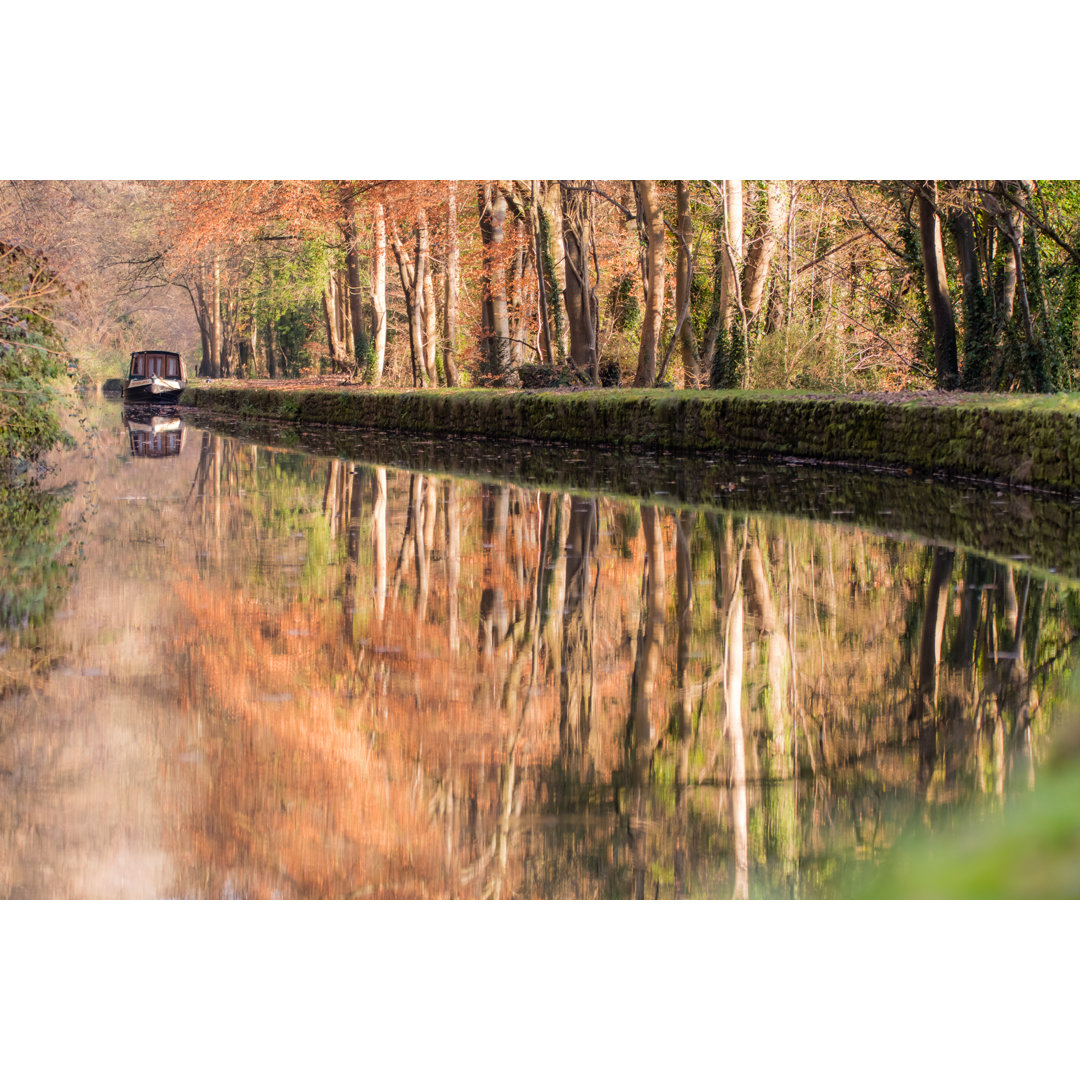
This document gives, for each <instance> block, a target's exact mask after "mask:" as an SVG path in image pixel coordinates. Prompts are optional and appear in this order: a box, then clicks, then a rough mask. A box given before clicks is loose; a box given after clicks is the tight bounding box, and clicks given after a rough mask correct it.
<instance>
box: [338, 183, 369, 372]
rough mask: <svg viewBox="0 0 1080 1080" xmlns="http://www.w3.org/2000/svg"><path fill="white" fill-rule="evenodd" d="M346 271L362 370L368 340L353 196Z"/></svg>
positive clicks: (345, 226)
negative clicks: (365, 329) (365, 328)
mask: <svg viewBox="0 0 1080 1080" xmlns="http://www.w3.org/2000/svg"><path fill="white" fill-rule="evenodd" d="M341 228H342V232H343V233H344V234H345V269H346V271H347V272H348V275H349V314H350V315H351V316H352V330H353V348H354V353H353V356H354V358H355V367H356V368H357V370H359V369H362V368H363V366H364V364H365V363H366V362H367V353H368V340H367V334H366V333H365V331H364V297H363V293H362V292H361V289H360V244H359V238H358V236H357V233H356V207H355V205H354V202H353V197H352V195H351V194H350V195H346V197H345V220H344V221H343V222H342V226H341Z"/></svg>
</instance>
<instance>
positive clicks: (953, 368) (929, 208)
mask: <svg viewBox="0 0 1080 1080" xmlns="http://www.w3.org/2000/svg"><path fill="white" fill-rule="evenodd" d="M936 193H937V192H936V184H935V182H934V181H933V180H922V181H920V183H919V187H918V194H919V234H920V236H921V238H922V250H923V270H924V273H925V275H926V298H927V300H928V301H929V302H930V315H931V318H932V319H933V321H934V365H935V368H936V371H937V385H938V388H939V389H942V390H952V389H954V388H955V387H956V385H957V382H958V381H959V370H958V368H957V363H956V322H955V320H954V319H953V310H952V301H951V300H950V299H949V284H948V280H947V278H946V275H945V252H944V250H943V248H942V245H941V222H940V221H939V220H938V216H937V212H936V211H935V209H934V204H935V203H936V201H937V200H936Z"/></svg>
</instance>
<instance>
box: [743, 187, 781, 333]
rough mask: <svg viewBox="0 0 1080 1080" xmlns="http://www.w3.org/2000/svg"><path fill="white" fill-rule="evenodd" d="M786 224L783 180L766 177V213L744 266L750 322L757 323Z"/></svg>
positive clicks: (752, 241) (744, 296)
mask: <svg viewBox="0 0 1080 1080" xmlns="http://www.w3.org/2000/svg"><path fill="white" fill-rule="evenodd" d="M783 226H784V207H783V201H782V200H781V198H780V183H779V181H777V180H766V181H765V213H764V215H762V218H761V223H760V224H759V225H758V227H757V229H756V231H755V233H754V238H753V239H752V240H751V241H750V248H749V250H748V251H747V253H746V266H745V268H744V269H743V291H742V300H743V307H744V308H745V309H746V320H747V322H753V321H754V319H755V318H756V317H757V315H758V312H760V311H761V303H762V300H763V299H764V296H765V283H766V282H767V281H768V279H769V269H770V268H771V266H772V260H773V255H774V253H775V252H776V244H777V240H778V238H779V236H780V231H781V229H783Z"/></svg>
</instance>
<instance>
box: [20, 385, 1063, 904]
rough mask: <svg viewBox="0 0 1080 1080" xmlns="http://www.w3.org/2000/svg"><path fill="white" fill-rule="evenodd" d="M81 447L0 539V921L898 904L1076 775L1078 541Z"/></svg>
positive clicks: (595, 471) (960, 509)
mask: <svg viewBox="0 0 1080 1080" xmlns="http://www.w3.org/2000/svg"><path fill="white" fill-rule="evenodd" d="M81 430H82V432H83V434H82V436H81V438H80V440H79V442H78V445H77V446H76V447H75V448H74V449H71V450H66V451H64V452H62V453H58V454H56V455H54V456H53V458H52V459H50V469H49V471H48V472H47V473H46V474H45V475H43V476H41V477H39V478H35V479H32V480H29V481H26V482H24V483H23V484H21V485H20V486H17V487H16V488H15V489H13V490H11V491H8V492H7V493H6V494H5V495H4V500H5V501H4V503H3V504H2V507H0V509H2V512H3V514H4V515H5V517H6V521H5V526H4V530H3V541H2V543H3V551H2V552H0V594H2V595H0V601H2V603H0V897H7V898H14V897H108V898H117V897H207V898H241V897H252V898H254V897H284V898H320V897H337V898H368V897H370V898H397V897H430V898H446V897H496V898H511V897H530V898H551V897H561V898H631V897H644V898H654V897H661V898H671V897H688V898H731V897H734V898H740V897H750V898H762V897H776V898H781V897H795V898H804V897H819V898H827V897H851V896H861V895H881V891H880V890H881V885H880V883H881V882H882V881H888V882H891V883H892V884H890V885H888V886H887V888H886V894H887V895H902V894H903V893H904V879H903V877H902V876H900V877H898V876H897V875H896V874H895V872H894V866H895V862H894V860H895V859H896V857H897V852H904V851H907V850H915V851H916V852H917V851H919V850H920V847H919V845H929V844H933V843H934V842H936V841H938V840H941V841H942V842H945V843H947V842H948V840H949V838H950V837H952V836H955V835H962V834H964V830H972V829H976V830H982V833H981V834H980V835H989V836H990V837H991V839H992V838H993V836H994V834H995V831H996V830H998V831H1000V832H1001V833H1002V834H1004V833H1005V832H1006V830H1007V829H1008V828H1009V825H1010V822H1011V821H1014V820H1016V815H1017V814H1022V813H1023V810H1022V808H1023V807H1024V806H1025V805H1026V804H1027V801H1030V800H1031V799H1032V797H1033V792H1036V791H1037V790H1038V789H1039V788H1040V786H1041V785H1042V784H1043V783H1044V778H1045V777H1046V776H1049V777H1050V778H1051V782H1052V781H1053V778H1054V775H1055V774H1054V769H1055V768H1056V765H1055V763H1056V762H1057V761H1059V759H1060V757H1061V755H1062V754H1063V753H1064V751H1063V750H1062V749H1061V748H1062V746H1065V747H1067V746H1068V745H1069V739H1070V737H1071V736H1070V732H1071V731H1072V727H1071V725H1072V720H1071V717H1072V706H1071V699H1070V694H1071V675H1070V672H1071V670H1072V669H1073V667H1074V666H1075V661H1076V654H1077V648H1078V645H1077V640H1078V634H1080V604H1078V598H1077V592H1076V587H1075V578H1074V576H1072V567H1071V563H1070V559H1073V558H1075V557H1076V553H1075V552H1072V551H1070V550H1069V547H1070V544H1069V540H1068V536H1067V535H1063V536H1060V540H1059V546H1060V548H1061V550H1060V551H1058V552H1055V550H1054V540H1053V537H1054V536H1055V531H1054V528H1053V526H1052V523H1053V521H1054V520H1055V515H1056V514H1061V513H1066V514H1069V513H1073V512H1074V511H1075V507H1073V508H1072V509H1069V508H1067V507H1066V508H1064V509H1063V504H1060V503H1048V504H1047V505H1046V506H1042V505H1041V504H1032V503H1030V502H1025V501H1024V500H1023V498H1022V497H1021V496H1018V495H1016V494H1015V493H1012V494H1010V493H1002V492H1001V491H999V490H997V489H994V488H989V487H984V488H964V487H962V486H957V485H954V484H947V483H945V482H944V481H935V482H933V483H926V482H924V481H922V480H914V479H908V478H898V477H895V476H891V475H890V476H881V477H878V478H873V477H871V478H870V479H869V480H867V479H865V478H863V477H861V476H858V477H853V476H852V474H846V473H841V472H838V471H834V472H833V473H828V472H822V471H820V470H813V469H810V468H809V467H804V466H800V465H798V464H797V463H794V464H793V463H787V464H785V465H782V466H776V467H772V468H764V467H759V466H754V465H751V464H749V463H738V462H736V463H719V464H718V463H717V462H697V463H694V462H690V463H686V462H678V461H676V460H674V459H670V458H665V457H654V458H647V457H644V456H639V458H638V459H637V460H634V459H626V458H622V459H617V458H611V459H609V460H607V463H606V464H605V461H604V459H603V456H602V455H600V456H593V457H587V455H585V454H583V453H581V452H578V451H570V450H560V451H557V452H556V453H555V454H554V455H552V454H551V453H550V452H548V453H547V454H546V455H545V454H543V453H542V452H541V451H540V450H539V449H536V448H528V447H521V446H515V447H505V448H503V447H498V446H492V445H491V444H487V445H473V444H468V443H462V442H458V443H450V444H445V445H441V446H440V445H439V444H435V443H417V444H408V445H406V444H402V443H400V442H398V441H396V440H393V439H389V438H388V437H386V436H381V437H378V438H376V437H365V436H363V435H360V434H356V433H353V434H350V435H345V434H342V433H337V434H333V435H331V434H328V433H326V432H322V433H307V434H301V435H298V434H297V433H296V432H294V431H292V430H291V429H284V428H279V429H270V428H266V429H252V428H243V429H241V428H238V427H236V426H235V425H233V426H232V427H230V426H228V425H227V424H225V423H224V422H222V421H220V420H216V421H215V420H213V419H211V418H207V417H200V416H194V417H193V416H192V415H190V414H189V415H186V416H183V415H181V413H180V412H179V411H175V412H174V414H173V415H171V416H158V417H150V416H148V415H145V414H138V415H128V416H125V415H124V413H123V412H122V410H121V407H120V406H119V404H116V403H108V404H104V405H101V404H98V405H95V406H90V407H88V411H87V412H86V415H85V417H84V418H83V421H82V428H81ZM709 468H712V469H713V472H712V473H711V474H709V475H708V476H707V477H706V479H705V480H702V479H701V474H702V471H703V470H704V471H705V472H706V473H707V471H708V469H709ZM716 469H726V470H728V472H727V473H725V474H724V475H725V476H727V475H728V474H730V479H726V480H724V479H721V480H717V476H716ZM852 485H854V488H859V490H860V491H861V492H862V494H861V495H859V494H857V493H855V491H854V488H853V486H852ZM859 485H861V487H859ZM1018 500H1019V501H1018ZM1033 505H1034V509H1033V508H1032V507H1033ZM934 507H944V508H945V509H944V510H942V511H941V513H939V512H938V511H937V510H934V509H933V508H934ZM922 508H926V513H927V516H926V517H925V518H922V519H921V518H920V517H919V514H920V513H921V512H922ZM941 514H944V515H945V517H944V518H943V517H942V516H941ZM950 514H951V515H952V516H951V517H950V516H949V515H950ZM920 520H923V521H925V525H924V527H922V528H921V529H920V526H919V521H920ZM943 521H944V522H945V524H942V522H943ZM950 521H951V522H953V523H954V524H955V527H954V528H952V529H951V531H950V526H949V524H948V522H950ZM1046 521H1050V522H1051V527H1049V528H1042V527H1040V523H1041V522H1046ZM988 537H991V538H992V537H999V538H1003V539H999V540H998V541H997V542H994V541H993V540H992V539H988ZM1048 537H1050V539H1048ZM1016 807H1020V808H1021V809H1020V810H1016V809H1015V808H1016ZM911 845H914V848H912V847H911ZM890 874H891V875H892V876H890ZM997 887H998V886H990V888H991V890H992V889H993V888H997ZM1046 888H1047V889H1048V890H1049V891H1050V892H1053V891H1054V889H1055V888H1056V886H1055V885H1054V884H1050V885H1047V886H1046ZM875 890H877V891H876V892H875ZM1005 891H1006V892H1010V893H1011V892H1012V891H1013V890H1012V886H1007V887H1005ZM1016 891H1018V893H1019V894H1023V892H1024V889H1023V883H1020V885H1019V886H1017V890H1016Z"/></svg>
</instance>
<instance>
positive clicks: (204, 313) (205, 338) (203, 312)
mask: <svg viewBox="0 0 1080 1080" xmlns="http://www.w3.org/2000/svg"><path fill="white" fill-rule="evenodd" d="M202 278H203V268H202V267H201V266H200V267H199V274H198V277H196V278H195V293H194V295H193V296H192V298H191V303H192V306H193V307H194V308H195V321H196V322H197V323H198V324H199V338H200V340H201V341H202V359H201V361H200V363H199V374H200V375H202V376H204V377H205V376H207V375H209V374H210V352H211V348H210V312H209V309H208V307H207V303H206V292H205V290H204V289H203V281H202Z"/></svg>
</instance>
